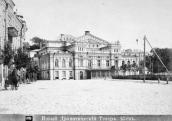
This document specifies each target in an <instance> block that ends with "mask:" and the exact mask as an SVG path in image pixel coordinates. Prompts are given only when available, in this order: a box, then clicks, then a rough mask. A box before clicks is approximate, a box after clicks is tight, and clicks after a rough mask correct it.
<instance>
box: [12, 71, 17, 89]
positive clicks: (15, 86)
mask: <svg viewBox="0 0 172 121" xmlns="http://www.w3.org/2000/svg"><path fill="white" fill-rule="evenodd" d="M12 83H13V85H14V89H15V90H17V84H18V75H17V69H16V68H14V70H13V72H12Z"/></svg>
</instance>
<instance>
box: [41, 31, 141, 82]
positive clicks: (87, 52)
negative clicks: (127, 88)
mask: <svg viewBox="0 0 172 121" xmlns="http://www.w3.org/2000/svg"><path fill="white" fill-rule="evenodd" d="M62 37H63V38H62V39H59V40H56V41H46V42H45V43H46V44H44V45H45V46H44V47H43V48H41V50H40V51H39V54H40V55H41V56H40V67H41V70H42V73H41V76H42V79H51V80H55V79H74V77H75V79H77V80H79V79H89V78H110V77H111V73H110V70H111V67H112V66H115V67H118V68H120V66H121V65H122V61H125V62H126V63H127V62H128V61H131V64H132V62H133V61H135V62H137V63H138V62H139V61H138V53H137V52H133V51H121V45H120V42H119V41H116V42H115V43H108V42H107V41H105V40H102V39H100V38H98V37H95V36H94V35H91V34H89V33H87V34H86V35H84V36H81V37H79V38H68V36H67V37H65V35H63V36H62ZM64 38H65V40H66V41H65V40H64ZM64 43H66V44H64ZM65 45H66V49H67V51H63V49H62V47H64V46H65ZM136 55H137V56H136ZM57 60H58V64H57V62H56V61H57ZM70 60H72V66H69V62H70ZM63 61H65V66H63V65H64V64H63ZM48 75H49V76H48ZM71 75H72V76H71Z"/></svg>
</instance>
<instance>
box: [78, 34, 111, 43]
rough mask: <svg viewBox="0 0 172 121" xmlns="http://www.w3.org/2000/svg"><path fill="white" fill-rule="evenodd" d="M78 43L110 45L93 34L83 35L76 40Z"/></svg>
mask: <svg viewBox="0 0 172 121" xmlns="http://www.w3.org/2000/svg"><path fill="white" fill-rule="evenodd" d="M76 41H77V42H86V43H99V44H109V42H108V41H106V40H104V39H101V38H99V37H97V36H94V35H92V34H90V33H89V34H87V35H83V36H80V37H78V38H76Z"/></svg>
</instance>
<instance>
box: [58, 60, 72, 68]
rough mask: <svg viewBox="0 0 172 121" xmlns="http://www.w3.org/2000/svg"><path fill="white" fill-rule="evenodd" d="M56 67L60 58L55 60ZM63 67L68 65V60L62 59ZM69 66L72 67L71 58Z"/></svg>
mask: <svg viewBox="0 0 172 121" xmlns="http://www.w3.org/2000/svg"><path fill="white" fill-rule="evenodd" d="M55 67H59V60H58V59H56V60H55ZM62 67H66V60H65V59H63V60H62ZM69 67H72V59H70V60H69Z"/></svg>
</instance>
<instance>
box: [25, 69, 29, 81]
mask: <svg viewBox="0 0 172 121" xmlns="http://www.w3.org/2000/svg"><path fill="white" fill-rule="evenodd" d="M26 83H29V72H28V71H26Z"/></svg>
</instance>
